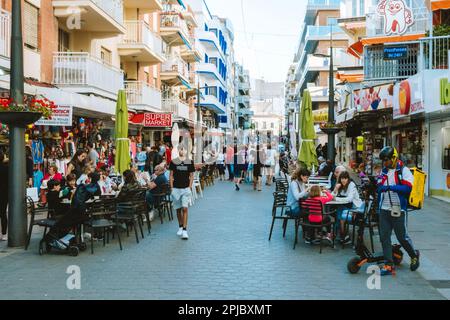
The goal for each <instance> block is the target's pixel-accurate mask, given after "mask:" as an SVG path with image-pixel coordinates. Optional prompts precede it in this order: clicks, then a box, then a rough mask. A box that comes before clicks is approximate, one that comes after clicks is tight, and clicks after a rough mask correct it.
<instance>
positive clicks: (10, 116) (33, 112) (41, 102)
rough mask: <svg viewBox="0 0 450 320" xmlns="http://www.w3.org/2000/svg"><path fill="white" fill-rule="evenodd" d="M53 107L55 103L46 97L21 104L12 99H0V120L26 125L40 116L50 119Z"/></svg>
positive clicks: (11, 123) (9, 123)
mask: <svg viewBox="0 0 450 320" xmlns="http://www.w3.org/2000/svg"><path fill="white" fill-rule="evenodd" d="M55 108H56V105H55V104H54V103H53V102H52V101H50V100H48V99H33V100H31V101H30V102H29V103H23V104H18V103H16V102H14V101H13V100H12V99H0V122H1V123H5V124H8V125H13V126H20V127H26V126H27V125H29V124H33V123H35V122H36V121H38V120H39V119H40V118H44V119H51V118H52V114H53V110H54V109H55Z"/></svg>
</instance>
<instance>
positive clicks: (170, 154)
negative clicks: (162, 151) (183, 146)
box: [166, 147, 172, 164]
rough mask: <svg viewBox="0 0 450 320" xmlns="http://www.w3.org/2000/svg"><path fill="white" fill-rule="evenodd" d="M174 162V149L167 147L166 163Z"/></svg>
mask: <svg viewBox="0 0 450 320" xmlns="http://www.w3.org/2000/svg"><path fill="white" fill-rule="evenodd" d="M171 162H172V150H171V149H170V148H169V147H166V163H167V164H170V163H171Z"/></svg>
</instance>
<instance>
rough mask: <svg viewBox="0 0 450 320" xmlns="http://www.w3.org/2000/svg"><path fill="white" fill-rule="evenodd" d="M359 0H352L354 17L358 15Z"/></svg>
mask: <svg viewBox="0 0 450 320" xmlns="http://www.w3.org/2000/svg"><path fill="white" fill-rule="evenodd" d="M357 5H358V0H352V17H356V16H358V8H357Z"/></svg>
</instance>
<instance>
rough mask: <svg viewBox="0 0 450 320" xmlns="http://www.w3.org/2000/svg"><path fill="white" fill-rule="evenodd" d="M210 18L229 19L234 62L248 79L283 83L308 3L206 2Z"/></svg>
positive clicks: (283, 0) (273, 0)
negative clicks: (232, 34) (244, 72)
mask: <svg viewBox="0 0 450 320" xmlns="http://www.w3.org/2000/svg"><path fill="white" fill-rule="evenodd" d="M206 3H207V5H208V7H209V9H210V11H211V14H213V15H217V16H220V17H222V18H229V19H230V20H231V22H232V24H233V27H234V33H235V41H234V48H235V59H236V60H237V61H238V62H239V63H241V64H243V65H244V68H245V69H248V70H249V71H250V77H251V78H259V79H264V80H266V81H269V82H284V81H285V80H286V76H287V72H288V69H289V65H290V64H291V63H292V61H293V59H294V53H295V49H296V47H297V44H298V38H299V34H300V28H301V25H302V21H303V17H304V12H305V8H306V4H307V0H264V1H262V0H206Z"/></svg>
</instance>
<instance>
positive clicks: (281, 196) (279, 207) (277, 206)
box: [269, 192, 296, 241]
mask: <svg viewBox="0 0 450 320" xmlns="http://www.w3.org/2000/svg"><path fill="white" fill-rule="evenodd" d="M286 202H287V195H286V194H285V193H284V192H274V193H273V206H272V225H271V227H270V234H269V241H270V240H271V239H272V232H273V226H274V224H275V220H283V238H284V237H285V236H286V228H287V223H288V221H289V220H295V219H296V218H295V217H293V216H292V215H291V212H292V211H291V207H290V206H288V205H287V204H286Z"/></svg>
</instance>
